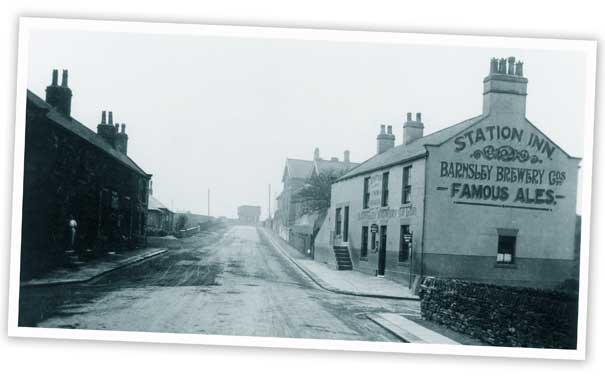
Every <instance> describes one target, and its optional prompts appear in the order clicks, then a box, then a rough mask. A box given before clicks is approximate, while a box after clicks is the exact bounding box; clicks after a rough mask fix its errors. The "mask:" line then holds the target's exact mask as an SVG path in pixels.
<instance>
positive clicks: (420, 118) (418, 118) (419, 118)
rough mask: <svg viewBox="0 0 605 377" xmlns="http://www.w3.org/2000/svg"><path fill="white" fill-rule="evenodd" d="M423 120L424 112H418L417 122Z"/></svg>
mask: <svg viewBox="0 0 605 377" xmlns="http://www.w3.org/2000/svg"><path fill="white" fill-rule="evenodd" d="M421 120H422V114H421V113H416V122H420V121H421Z"/></svg>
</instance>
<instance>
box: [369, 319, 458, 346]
mask: <svg viewBox="0 0 605 377" xmlns="http://www.w3.org/2000/svg"><path fill="white" fill-rule="evenodd" d="M368 318H369V319H370V320H371V321H373V322H375V323H377V324H378V325H380V326H381V327H383V328H385V329H387V330H388V331H390V332H391V333H393V334H394V335H395V336H397V337H398V338H399V339H401V340H403V341H404V342H407V343H428V344H460V343H458V342H456V341H455V340H453V339H450V338H448V337H446V336H444V335H441V334H439V333H437V332H435V331H433V330H430V329H428V328H426V327H424V326H422V325H419V324H418V323H416V322H414V321H412V320H410V319H407V318H406V317H405V316H404V315H402V314H399V313H372V314H368Z"/></svg>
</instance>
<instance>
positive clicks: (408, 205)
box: [401, 202, 412, 208]
mask: <svg viewBox="0 0 605 377" xmlns="http://www.w3.org/2000/svg"><path fill="white" fill-rule="evenodd" d="M411 206H412V202H407V203H401V208H406V207H411Z"/></svg>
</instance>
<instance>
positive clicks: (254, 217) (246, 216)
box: [237, 205, 260, 225]
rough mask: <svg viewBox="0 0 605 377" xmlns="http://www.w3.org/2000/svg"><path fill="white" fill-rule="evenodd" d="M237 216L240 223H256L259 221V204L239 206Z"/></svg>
mask: <svg viewBox="0 0 605 377" xmlns="http://www.w3.org/2000/svg"><path fill="white" fill-rule="evenodd" d="M237 217H238V219H239V222H240V223H241V224H248V225H256V224H258V222H259V221H260V206H246V205H244V206H239V207H237Z"/></svg>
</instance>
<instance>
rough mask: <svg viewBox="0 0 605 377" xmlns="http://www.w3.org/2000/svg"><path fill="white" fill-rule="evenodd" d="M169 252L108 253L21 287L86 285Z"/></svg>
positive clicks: (55, 271)
mask: <svg viewBox="0 0 605 377" xmlns="http://www.w3.org/2000/svg"><path fill="white" fill-rule="evenodd" d="M166 251H168V249H166V248H143V249H136V250H128V251H121V252H119V253H108V254H105V255H104V256H102V257H99V258H95V259H94V260H90V261H87V262H84V263H81V264H77V265H73V266H70V267H69V268H59V269H56V270H53V271H50V272H48V273H46V274H43V275H41V276H39V277H37V278H33V279H30V280H27V281H23V282H21V284H20V286H21V287H33V286H43V285H60V284H74V283H84V282H87V281H89V280H92V279H94V278H96V277H98V276H100V275H103V274H106V273H108V272H111V271H113V270H116V269H118V268H123V267H125V266H128V265H131V264H133V263H138V262H141V261H143V260H145V259H148V258H152V257H155V256H157V255H160V254H162V253H164V252H166Z"/></svg>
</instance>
